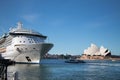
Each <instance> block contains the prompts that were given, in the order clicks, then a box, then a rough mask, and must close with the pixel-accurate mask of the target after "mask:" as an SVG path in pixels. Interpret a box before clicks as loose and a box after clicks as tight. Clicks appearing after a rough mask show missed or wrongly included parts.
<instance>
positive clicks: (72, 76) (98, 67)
mask: <svg viewBox="0 0 120 80" xmlns="http://www.w3.org/2000/svg"><path fill="white" fill-rule="evenodd" d="M64 61H65V60H59V59H58V60H57V59H45V60H42V62H41V64H16V65H14V66H9V67H8V71H9V72H10V71H16V72H17V76H18V80H120V61H109V60H108V61H87V62H86V63H76V64H74V63H65V62H64Z"/></svg>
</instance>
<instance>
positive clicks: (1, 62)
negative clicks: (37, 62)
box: [0, 59, 15, 80]
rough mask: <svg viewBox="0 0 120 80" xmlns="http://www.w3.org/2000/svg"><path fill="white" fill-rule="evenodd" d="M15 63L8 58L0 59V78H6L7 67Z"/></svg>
mask: <svg viewBox="0 0 120 80" xmlns="http://www.w3.org/2000/svg"><path fill="white" fill-rule="evenodd" d="M13 64H15V61H11V60H10V59H0V80H8V77H7V67H8V66H9V65H13Z"/></svg>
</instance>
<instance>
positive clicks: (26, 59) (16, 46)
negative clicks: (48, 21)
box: [0, 22, 53, 63]
mask: <svg viewBox="0 0 120 80" xmlns="http://www.w3.org/2000/svg"><path fill="white" fill-rule="evenodd" d="M22 26H23V25H22V23H21V22H18V25H17V27H16V28H13V29H10V31H9V33H8V34H4V35H3V36H2V37H1V38H0V58H5V59H11V60H14V61H16V62H23V63H39V62H40V60H41V58H42V57H43V56H44V55H45V53H47V52H48V51H49V50H50V49H51V48H52V47H53V44H52V43H46V42H45V40H46V38H47V36H44V35H42V34H40V33H38V32H35V31H33V30H28V29H24V28H23V27H22Z"/></svg>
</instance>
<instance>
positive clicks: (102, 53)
mask: <svg viewBox="0 0 120 80" xmlns="http://www.w3.org/2000/svg"><path fill="white" fill-rule="evenodd" d="M110 56H111V51H110V50H108V49H107V48H104V47H103V46H101V47H100V48H99V47H97V46H96V45H95V44H91V46H90V47H88V48H87V49H85V50H84V52H83V54H82V56H81V58H80V59H104V58H105V57H110Z"/></svg>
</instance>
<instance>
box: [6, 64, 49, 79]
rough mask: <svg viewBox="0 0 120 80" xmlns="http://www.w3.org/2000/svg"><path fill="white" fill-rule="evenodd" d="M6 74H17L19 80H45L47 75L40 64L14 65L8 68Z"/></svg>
mask: <svg viewBox="0 0 120 80" xmlns="http://www.w3.org/2000/svg"><path fill="white" fill-rule="evenodd" d="M8 72H17V73H18V79H19V80H46V74H49V70H48V68H46V66H44V65H42V64H41V65H40V64H16V65H15V66H9V67H8Z"/></svg>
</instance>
